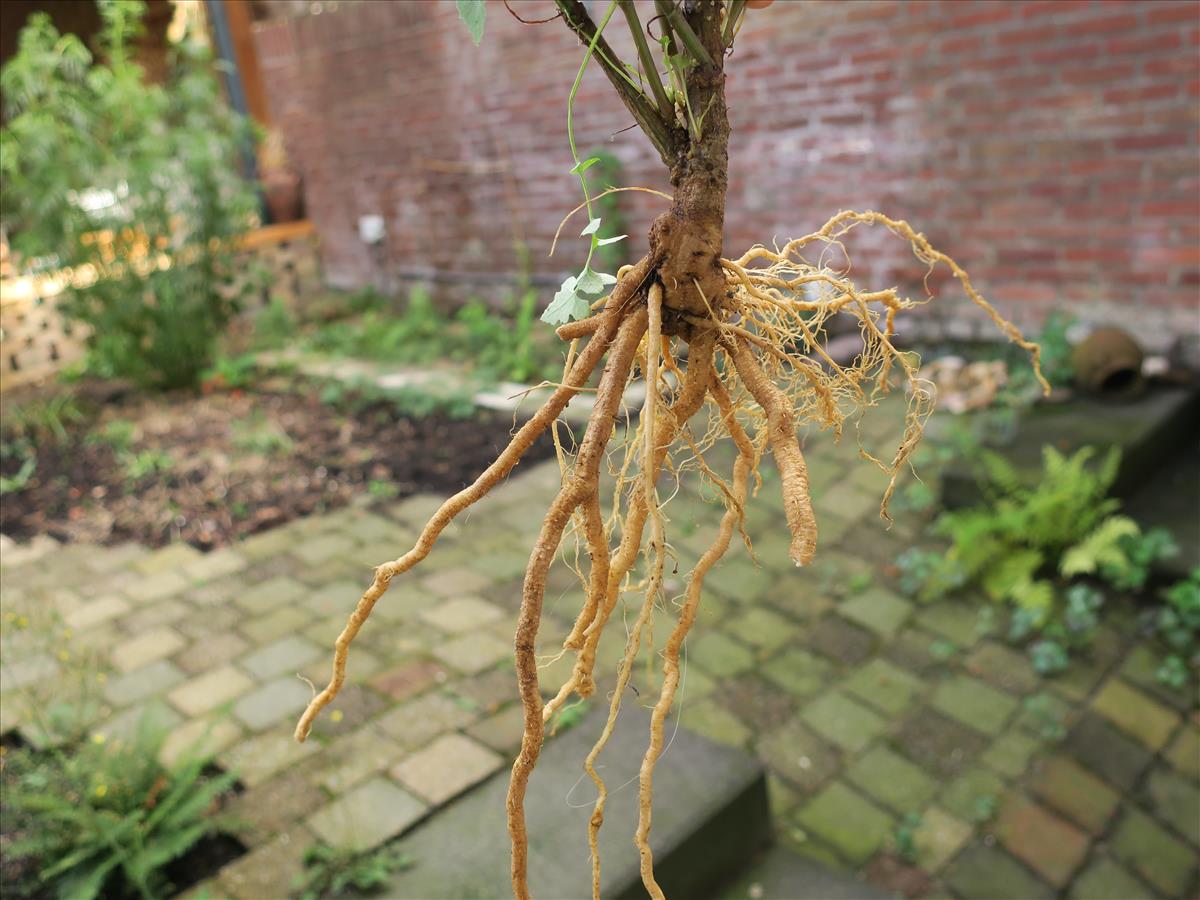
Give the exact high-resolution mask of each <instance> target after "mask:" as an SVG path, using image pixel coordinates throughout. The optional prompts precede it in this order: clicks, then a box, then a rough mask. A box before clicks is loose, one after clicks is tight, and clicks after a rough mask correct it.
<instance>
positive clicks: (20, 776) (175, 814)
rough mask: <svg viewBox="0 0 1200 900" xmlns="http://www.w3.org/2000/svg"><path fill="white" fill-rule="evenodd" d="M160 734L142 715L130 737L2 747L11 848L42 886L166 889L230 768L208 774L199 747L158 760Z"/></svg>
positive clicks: (86, 897) (84, 892)
mask: <svg viewBox="0 0 1200 900" xmlns="http://www.w3.org/2000/svg"><path fill="white" fill-rule="evenodd" d="M163 738H164V734H163V733H162V732H161V731H157V730H155V729H153V728H152V727H151V726H149V725H148V724H147V723H146V722H145V721H143V723H142V724H141V725H140V726H139V728H138V731H137V734H136V735H135V737H134V738H133V740H132V741H130V742H128V743H122V742H117V741H112V742H109V741H106V740H104V739H103V738H102V737H101V736H99V735H97V736H95V738H94V739H92V740H87V741H84V742H82V743H80V744H78V745H76V746H74V747H72V748H69V749H66V750H64V749H55V750H50V751H46V752H35V751H32V750H29V749H19V750H16V751H12V752H10V753H8V754H6V755H5V780H6V790H5V799H4V802H5V807H6V811H7V812H9V813H10V814H11V815H12V821H11V822H6V830H11V831H12V832H13V833H14V834H15V835H16V837H15V838H14V840H13V841H12V843H11V844H10V845H9V846H8V848H7V852H8V853H9V854H12V855H13V856H14V857H15V858H18V859H26V860H29V861H31V862H33V863H35V865H34V867H33V871H36V873H37V874H36V878H37V881H38V884H39V885H40V886H41V887H42V888H43V889H49V890H50V891H52V892H53V893H55V894H57V895H58V896H59V897H63V898H71V900H90V898H93V897H100V896H122V895H125V894H127V893H136V894H137V895H138V896H141V897H143V898H147V900H149V898H154V897H162V896H166V894H167V893H168V892H169V885H168V884H167V881H166V875H165V874H164V869H165V867H166V866H167V865H168V864H169V863H170V862H171V861H172V860H174V859H176V858H178V857H179V856H182V855H183V854H184V853H186V852H187V851H188V850H190V849H191V848H192V847H193V846H194V845H195V844H196V843H197V842H198V841H199V840H201V839H202V838H204V837H205V836H206V835H208V834H210V833H211V832H213V830H214V828H215V826H216V822H215V820H214V819H213V817H212V815H211V814H212V812H213V810H214V809H215V807H216V805H217V803H218V798H219V797H220V796H221V795H222V794H223V793H225V792H226V791H227V790H228V789H229V788H230V787H231V786H232V784H233V780H234V779H233V776H232V775H228V774H226V775H219V776H215V777H214V776H209V775H208V774H206V766H207V760H206V759H205V758H204V757H203V756H201V755H198V754H193V755H192V756H191V757H189V758H187V759H185V760H184V761H183V762H182V763H181V764H180V765H179V766H178V767H177V768H176V769H175V770H174V771H167V770H166V769H164V768H163V767H162V766H161V765H160V764H159V763H158V761H157V760H158V754H159V751H160V750H161V748H162V742H163Z"/></svg>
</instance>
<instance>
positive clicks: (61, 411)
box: [4, 392, 85, 446]
mask: <svg viewBox="0 0 1200 900" xmlns="http://www.w3.org/2000/svg"><path fill="white" fill-rule="evenodd" d="M84 418H85V415H84V411H83V408H82V407H81V406H80V405H79V401H78V400H77V399H76V398H75V397H74V395H72V394H70V393H65V392H63V393H54V394H50V395H49V396H46V397H40V398H38V399H36V400H30V401H28V402H26V403H22V404H19V405H17V406H14V407H13V408H12V409H10V410H8V411H7V412H6V414H5V416H4V426H5V430H6V431H8V432H9V433H10V434H12V435H14V436H15V437H18V438H24V439H26V440H28V441H31V442H33V443H35V444H36V443H43V442H49V443H53V444H57V445H59V446H61V445H63V444H65V443H67V441H68V439H69V437H70V435H69V434H68V432H67V428H68V426H71V425H75V424H77V423H79V422H82V421H83V420H84Z"/></svg>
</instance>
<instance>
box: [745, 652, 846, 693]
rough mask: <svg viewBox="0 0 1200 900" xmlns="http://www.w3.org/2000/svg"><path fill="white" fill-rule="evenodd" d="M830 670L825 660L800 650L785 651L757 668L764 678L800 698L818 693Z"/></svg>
mask: <svg viewBox="0 0 1200 900" xmlns="http://www.w3.org/2000/svg"><path fill="white" fill-rule="evenodd" d="M831 669H832V667H831V666H830V664H829V662H827V661H826V660H824V659H822V658H821V657H819V656H814V655H813V654H811V653H809V652H808V651H807V650H800V649H791V650H785V651H784V652H782V653H779V654H777V655H775V656H773V657H771V658H770V659H769V660H767V661H766V662H765V663H762V664H761V665H760V666H759V671H760V672H762V674H763V677H764V678H766V679H767V680H768V681H771V682H773V683H774V684H776V685H777V686H778V687H780V688H782V689H783V690H785V691H787V692H788V693H789V694H791V695H792V696H794V697H801V698H803V697H811V696H812V695H813V694H815V693H817V692H818V691H820V690H821V689H822V688H823V687H824V686H825V683H826V681H827V680H828V677H829V672H830V671H831Z"/></svg>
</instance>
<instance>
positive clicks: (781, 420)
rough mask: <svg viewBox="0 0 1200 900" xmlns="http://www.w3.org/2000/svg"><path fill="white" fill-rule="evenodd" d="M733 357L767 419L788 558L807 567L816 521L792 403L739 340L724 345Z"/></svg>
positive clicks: (814, 546)
mask: <svg viewBox="0 0 1200 900" xmlns="http://www.w3.org/2000/svg"><path fill="white" fill-rule="evenodd" d="M724 346H725V348H726V349H727V350H729V352H730V354H731V355H732V357H733V364H734V366H735V367H736V369H737V373H738V376H739V377H740V378H741V379H742V384H744V385H745V386H746V389H747V390H748V391H749V392H750V395H751V396H752V397H753V398H754V402H755V403H757V404H758V405H759V406H760V407H762V410H763V412H764V413H766V416H767V428H768V432H767V433H768V436H769V439H770V444H771V454H772V455H773V456H774V457H775V465H776V466H777V467H778V468H779V478H780V480H781V481H782V483H783V488H782V489H783V512H784V516H785V517H786V519H787V524H788V530H789V531H790V532H791V534H792V541H791V546H790V547H789V548H788V555H789V556H791V558H792V562H794V563H795V564H796V565H798V566H807V565H808V564H809V563H810V562H812V559H813V556H814V554H816V552H817V520H816V517H815V516H814V515H813V510H812V500H811V499H810V497H809V494H808V467H807V466H806V465H805V464H804V454H803V453H802V452H801V451H800V441H799V439H798V438H797V437H796V418H795V412H794V411H793V409H792V401H791V399H790V398H789V397H788V396H787V395H786V394H785V393H784V392H783V391H781V390H780V389H779V388H778V387H777V386H776V384H775V382H773V381H772V380H771V379H769V378H768V377H767V376H766V373H765V372H763V370H762V367H761V366H760V365H759V364H758V360H757V359H755V358H754V351H752V350H751V349H750V345H749V344H748V343H746V341H744V340H742V339H741V338H735V339H734V340H732V341H728V342H726V343H725V344H724Z"/></svg>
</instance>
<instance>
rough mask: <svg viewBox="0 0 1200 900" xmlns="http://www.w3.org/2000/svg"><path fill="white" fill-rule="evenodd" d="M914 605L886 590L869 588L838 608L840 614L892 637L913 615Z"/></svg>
mask: <svg viewBox="0 0 1200 900" xmlns="http://www.w3.org/2000/svg"><path fill="white" fill-rule="evenodd" d="M912 609H913V607H912V604H911V603H909V602H908V601H907V600H903V599H901V598H900V597H897V596H896V595H895V594H893V593H892V592H891V591H889V590H886V589H885V588H880V587H872V588H867V590H865V591H863V592H862V593H861V594H856V595H855V596H853V597H851V598H850V599H848V600H846V601H844V602H843V603H842V604H841V605H840V606H838V613H839V614H840V615H842V616H845V617H846V618H847V619H850V620H851V621H852V622H857V623H858V624H859V625H862V626H864V627H865V628H868V629H870V630H871V631H873V632H875V633H876V634H879V635H882V636H884V637H891V636H892V635H894V634H895V633H896V632H897V631H899V630H900V628H901V627H902V626H903V625H904V623H905V622H906V621H908V617H909V616H910V615H912Z"/></svg>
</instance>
